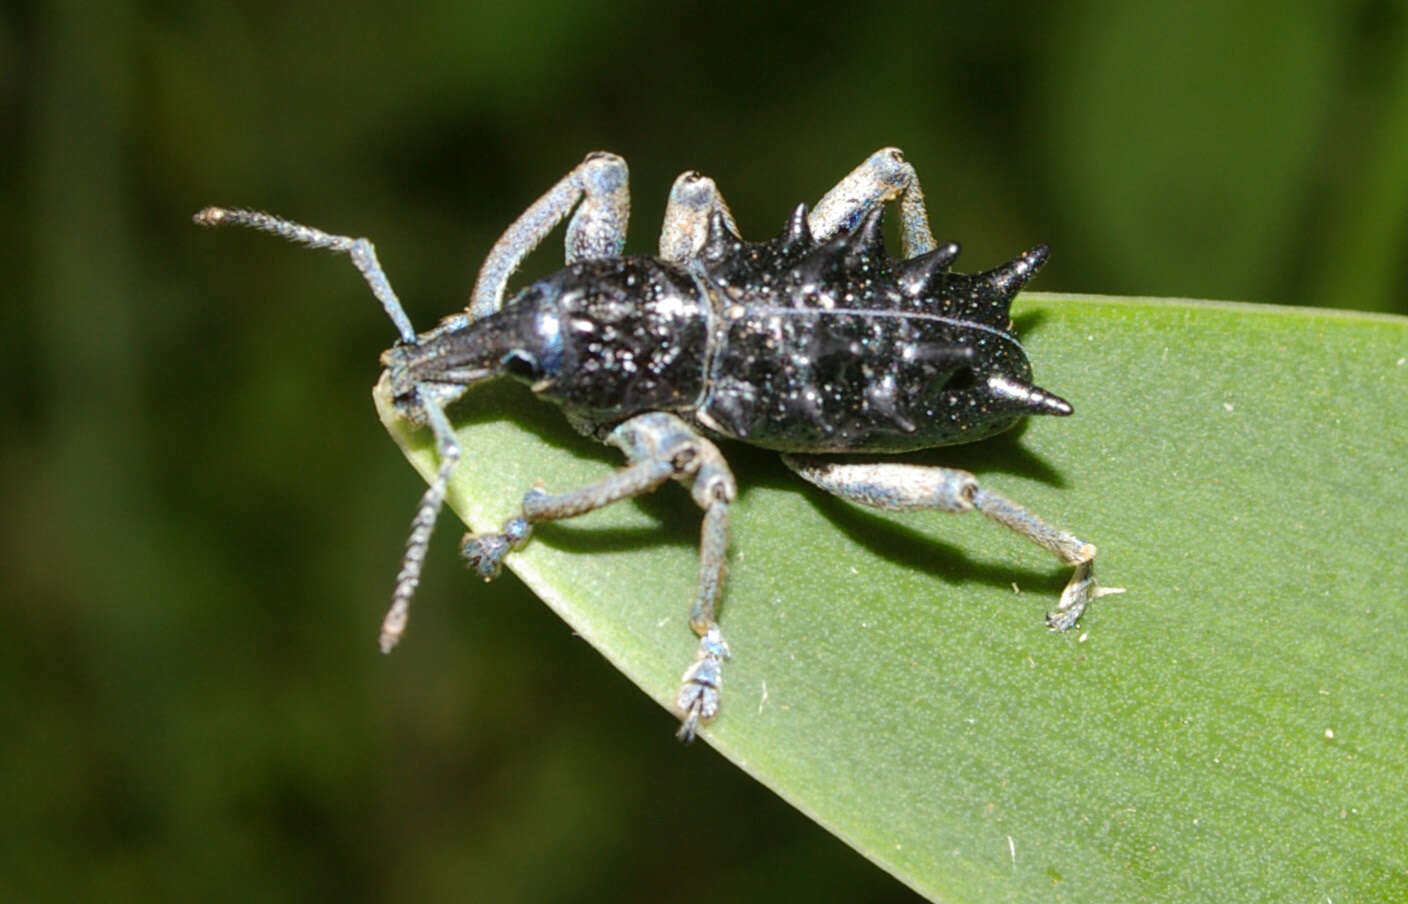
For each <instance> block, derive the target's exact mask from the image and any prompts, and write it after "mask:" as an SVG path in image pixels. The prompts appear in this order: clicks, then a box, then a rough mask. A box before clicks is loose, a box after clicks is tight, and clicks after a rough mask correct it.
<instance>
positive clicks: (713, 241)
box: [699, 206, 742, 261]
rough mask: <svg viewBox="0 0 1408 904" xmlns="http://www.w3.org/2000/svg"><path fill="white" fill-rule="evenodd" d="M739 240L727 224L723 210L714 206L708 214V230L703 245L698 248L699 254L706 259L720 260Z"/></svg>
mask: <svg viewBox="0 0 1408 904" xmlns="http://www.w3.org/2000/svg"><path fill="white" fill-rule="evenodd" d="M740 241H742V239H740V238H739V237H738V234H737V233H736V232H734V231H733V228H732V227H731V226H729V223H728V218H727V217H725V216H724V212H723V211H722V210H721V209H720V208H719V207H717V206H716V207H715V208H714V210H713V212H712V213H710V214H709V231H708V232H707V233H706V234H705V237H704V247H703V248H701V249H700V250H699V254H700V256H701V257H703V258H705V259H707V260H711V261H717V260H722V259H723V258H724V257H725V256H726V255H727V254H728V253H729V251H730V250H732V248H733V246H734V245H736V244H737V243H738V242H740Z"/></svg>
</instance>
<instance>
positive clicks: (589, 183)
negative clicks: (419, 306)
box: [469, 151, 631, 320]
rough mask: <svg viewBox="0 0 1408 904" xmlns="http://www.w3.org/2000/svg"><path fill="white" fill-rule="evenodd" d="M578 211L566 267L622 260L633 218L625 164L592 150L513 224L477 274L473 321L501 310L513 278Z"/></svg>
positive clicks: (471, 306)
mask: <svg viewBox="0 0 1408 904" xmlns="http://www.w3.org/2000/svg"><path fill="white" fill-rule="evenodd" d="M579 202H580V203H579ZM574 207H575V208H576V213H573V214H572V219H571V221H570V222H568V224H567V253H566V260H567V263H569V264H573V263H576V262H577V261H580V260H589V259H592V258H600V257H619V256H620V255H621V249H622V248H624V247H625V245H626V224H627V221H628V220H629V219H630V216H631V189H630V176H629V172H628V170H627V168H626V161H625V160H622V159H621V158H620V157H618V156H616V155H615V154H610V153H607V152H606V151H593V152H592V153H590V154H588V155H587V156H586V159H584V160H583V161H582V162H581V163H579V164H577V165H576V166H575V167H574V168H573V169H572V172H570V173H568V174H567V175H566V176H564V177H562V180H561V181H559V182H558V183H557V184H556V185H554V186H553V187H552V188H550V189H548V190H547V192H546V193H545V194H544V195H543V196H542V197H541V198H539V199H538V200H536V201H534V202H533V204H532V205H531V206H530V207H529V208H528V209H527V210H525V211H523V213H522V215H520V216H519V218H518V219H517V220H514V221H513V225H511V226H509V227H508V229H506V230H505V231H504V234H503V235H502V236H500V237H499V240H498V241H497V242H495V243H494V247H493V248H491V249H490V250H489V256H488V257H486V258H485V259H484V266H483V267H481V268H480V270H479V279H478V280H476V281H475V283H474V292H473V294H471V296H470V302H469V318H470V319H471V320H478V319H479V318H480V317H484V316H486V315H488V314H492V313H494V312H495V311H497V310H498V309H499V308H501V307H503V304H504V289H505V287H506V286H507V285H508V280H509V277H511V276H512V275H513V273H514V271H516V270H517V269H518V265H519V264H521V263H523V259H524V258H526V257H527V256H528V255H529V254H530V253H531V252H532V251H533V249H534V248H536V247H538V243H539V242H541V241H542V240H543V239H544V238H546V237H547V235H548V233H550V232H552V230H553V229H554V228H555V227H556V226H557V224H558V223H561V222H562V221H563V219H564V218H566V216H567V215H568V214H569V213H572V209H573V208H574Z"/></svg>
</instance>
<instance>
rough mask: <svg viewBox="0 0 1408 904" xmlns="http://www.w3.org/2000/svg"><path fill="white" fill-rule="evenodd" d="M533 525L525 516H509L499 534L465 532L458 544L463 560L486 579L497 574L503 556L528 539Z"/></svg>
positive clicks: (492, 577) (488, 579)
mask: <svg viewBox="0 0 1408 904" xmlns="http://www.w3.org/2000/svg"><path fill="white" fill-rule="evenodd" d="M532 531H533V526H532V525H531V524H529V523H528V521H527V519H525V518H510V519H509V520H508V521H507V522H506V523H505V524H504V527H503V533H501V534H465V536H464V540H463V541H462V542H461V545H460V552H461V553H463V555H464V557H465V561H466V562H467V563H468V564H469V566H470V567H471V568H473V569H474V570H475V572H477V573H478V574H479V576H480V577H481V578H483V579H484V580H486V581H492V580H493V579H494V578H496V577H498V576H499V570H500V569H501V568H502V567H503V564H504V556H506V555H508V554H509V551H510V550H514V549H518V548H519V547H520V546H522V545H523V544H524V543H525V542H527V540H528V535H529V534H531V533H532Z"/></svg>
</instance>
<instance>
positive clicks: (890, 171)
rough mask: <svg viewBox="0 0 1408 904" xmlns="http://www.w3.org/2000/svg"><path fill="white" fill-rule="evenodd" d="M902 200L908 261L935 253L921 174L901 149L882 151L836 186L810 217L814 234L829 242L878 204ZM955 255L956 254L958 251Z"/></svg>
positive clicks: (902, 240)
mask: <svg viewBox="0 0 1408 904" xmlns="http://www.w3.org/2000/svg"><path fill="white" fill-rule="evenodd" d="M895 199H899V202H900V247H901V250H902V252H903V255H904V257H905V258H911V257H918V256H919V255H921V254H926V253H928V252H930V251H933V250H934V249H935V248H936V247H937V244H936V243H935V242H934V234H933V233H932V232H930V231H929V215H928V213H927V212H926V211H925V209H924V192H923V190H922V189H920V187H919V175H918V174H917V173H915V171H914V167H913V166H912V165H911V164H910V163H909V162H908V161H907V160H905V159H904V153H903V152H901V151H900V149H899V148H881V149H880V150H878V151H876V152H875V153H873V154H871V155H870V156H869V157H867V158H866V160H865V162H864V163H862V164H861V165H860V166H858V167H856V168H855V169H853V170H851V172H850V173H849V174H848V175H847V176H846V178H844V179H842V180H841V181H840V182H838V183H836V187H835V188H833V189H831V191H829V192H827V193H826V195H825V196H824V197H822V199H821V200H820V201H818V202H817V204H816V207H814V208H812V212H811V215H810V216H809V217H808V218H807V225H808V226H810V227H811V231H812V235H813V236H815V237H816V238H817V239H818V240H819V241H826V240H827V239H830V238H832V237H833V236H835V235H836V234H837V233H840V232H844V231H846V230H849V229H851V228H853V227H854V226H855V225H856V223H858V222H859V221H860V218H861V217H863V216H865V214H866V213H868V212H869V211H870V210H871V209H872V208H873V207H875V205H877V204H885V203H887V202H889V201H894V200H895ZM955 253H957V252H956V251H955Z"/></svg>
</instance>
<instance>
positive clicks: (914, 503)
mask: <svg viewBox="0 0 1408 904" xmlns="http://www.w3.org/2000/svg"><path fill="white" fill-rule="evenodd" d="M782 460H783V462H784V463H786V465H787V467H789V468H791V469H792V470H793V471H795V472H797V474H798V475H799V476H801V477H802V478H803V479H805V480H807V481H808V482H810V483H812V484H815V485H816V486H819V487H821V488H822V489H823V490H826V491H827V492H828V493H833V494H835V495H837V496H840V497H841V498H843V499H848V500H850V501H851V502H858V503H860V504H861V505H868V506H871V507H872V508H878V509H884V510H887V511H910V510H913V509H936V510H938V511H941V512H954V513H961V512H968V511H975V510H976V511H979V512H981V513H983V514H984V515H986V516H987V517H989V518H991V519H992V520H994V521H996V522H997V523H998V524H1001V525H1002V526H1003V527H1006V528H1007V529H1009V530H1012V531H1015V532H1016V533H1018V534H1020V535H1022V536H1023V537H1026V538H1027V539H1028V540H1030V541H1032V542H1033V543H1035V544H1037V545H1038V546H1040V547H1042V548H1043V549H1046V550H1048V551H1049V552H1051V553H1053V554H1054V555H1055V556H1056V557H1057V558H1058V559H1060V560H1061V561H1062V562H1064V563H1066V564H1067V565H1070V566H1072V567H1074V568H1075V572H1074V573H1073V574H1072V575H1071V579H1070V581H1069V582H1067V584H1066V589H1065V590H1064V591H1063V592H1062V593H1061V601H1060V602H1059V603H1058V604H1057V606H1056V608H1055V609H1053V610H1052V611H1051V612H1049V613H1047V615H1046V623H1047V624H1048V625H1049V626H1050V627H1051V628H1052V630H1055V631H1064V630H1066V629H1067V628H1070V627H1071V626H1072V625H1074V624H1075V623H1076V620H1077V619H1079V618H1080V615H1081V613H1082V612H1084V611H1085V607H1086V606H1087V605H1088V604H1089V603H1090V601H1091V600H1094V599H1096V598H1098V597H1101V596H1105V595H1107V594H1111V593H1123V592H1124V588H1122V587H1100V586H1099V585H1098V584H1097V583H1096V582H1095V572H1094V569H1095V552H1096V550H1095V544H1093V543H1088V542H1086V541H1085V540H1082V539H1080V538H1079V537H1077V536H1076V535H1075V534H1072V533H1071V532H1070V531H1066V530H1062V529H1061V528H1059V527H1056V526H1054V525H1052V524H1048V523H1047V522H1046V521H1044V520H1042V519H1041V518H1040V517H1038V516H1037V515H1035V514H1034V513H1032V512H1030V511H1028V510H1027V509H1025V508H1023V507H1022V506H1020V505H1018V504H1017V503H1015V502H1013V501H1012V500H1010V499H1008V498H1006V497H1004V496H1000V495H998V494H997V493H994V492H992V491H991V490H985V489H983V488H982V487H980V486H979V485H978V478H976V477H974V476H973V475H972V474H970V473H968V472H967V471H960V470H957V469H956V468H936V467H926V466H923V465H910V464H899V463H890V462H885V463H876V464H851V463H838V462H834V461H829V460H827V459H823V458H810V457H805V456H797V455H784V456H782Z"/></svg>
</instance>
